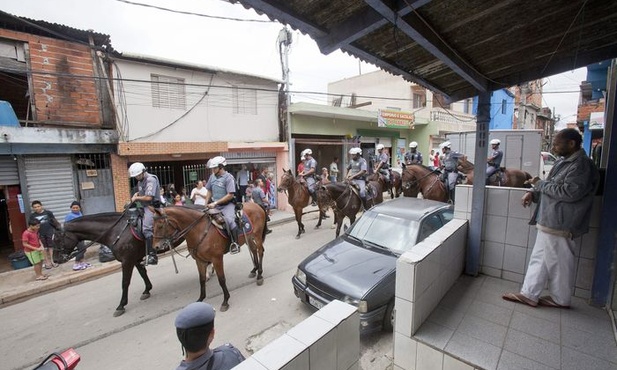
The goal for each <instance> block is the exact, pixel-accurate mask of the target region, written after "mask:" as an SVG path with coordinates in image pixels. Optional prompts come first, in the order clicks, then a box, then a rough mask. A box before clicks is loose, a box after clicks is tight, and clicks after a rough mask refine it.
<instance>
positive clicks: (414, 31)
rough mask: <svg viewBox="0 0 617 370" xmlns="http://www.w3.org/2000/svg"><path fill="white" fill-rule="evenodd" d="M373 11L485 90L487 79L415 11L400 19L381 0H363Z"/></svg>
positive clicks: (465, 78) (481, 90) (458, 73)
mask: <svg viewBox="0 0 617 370" xmlns="http://www.w3.org/2000/svg"><path fill="white" fill-rule="evenodd" d="M364 1H365V2H366V3H367V4H368V5H369V6H371V7H372V8H373V9H375V11H377V12H378V13H379V14H381V16H382V17H384V18H385V19H387V20H388V21H389V22H390V23H392V24H393V25H395V26H396V27H397V28H398V29H400V30H401V31H402V32H403V33H404V34H405V35H407V36H409V37H410V38H411V39H412V40H414V41H415V42H416V43H417V44H418V45H420V46H422V47H423V48H424V49H426V50H427V51H428V52H429V53H431V54H433V55H434V56H435V57H437V58H438V59H439V60H441V61H442V62H443V63H444V64H445V65H446V66H448V67H449V68H450V69H452V70H453V71H454V72H455V73H456V74H457V75H459V76H461V77H462V78H463V79H464V80H466V81H467V82H469V83H470V84H471V85H473V87H475V88H476V89H477V90H478V91H480V92H483V91H487V86H488V81H487V80H486V78H484V77H483V76H481V75H480V74H479V73H478V72H476V71H475V70H474V69H473V68H471V67H470V66H469V63H467V62H466V61H465V60H464V59H463V58H462V57H461V56H460V55H459V54H457V53H456V52H455V51H453V50H452V48H450V46H449V45H448V44H446V43H445V41H443V39H441V38H439V37H437V35H436V34H435V33H434V32H433V31H432V30H431V29H430V28H429V27H428V26H427V25H426V24H425V23H424V22H423V21H422V20H421V19H420V17H419V16H418V14H417V13H415V12H411V13H410V14H409V15H407V16H406V20H403V19H401V18H400V17H399V16H398V14H397V12H395V11H394V10H392V9H390V7H389V6H388V5H387V4H385V3H384V2H383V1H382V0H364Z"/></svg>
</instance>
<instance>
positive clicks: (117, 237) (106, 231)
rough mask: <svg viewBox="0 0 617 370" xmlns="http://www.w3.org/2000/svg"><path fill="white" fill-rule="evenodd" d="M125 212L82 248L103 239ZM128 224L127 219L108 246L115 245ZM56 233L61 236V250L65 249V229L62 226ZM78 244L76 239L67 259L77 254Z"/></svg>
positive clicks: (86, 247)
mask: <svg viewBox="0 0 617 370" xmlns="http://www.w3.org/2000/svg"><path fill="white" fill-rule="evenodd" d="M125 214H126V210H124V212H122V213H121V214H120V217H118V219H117V220H116V221H115V222H114V224H113V225H111V226H110V227H109V228H107V230H105V232H103V233H102V234H101V235H99V236H98V237H96V238H95V239H94V240H91V241H90V242H89V243H88V244H86V245H85V246H84V250H86V249H88V248H90V247H91V246H92V245H93V244H94V243H97V242H99V241H100V240H101V239H103V237H104V236H106V235H107V234H108V233H109V232H110V231H111V230H113V229H114V227H116V225H117V224H118V223H119V222H120V220H122V218H123V217H124V215H125ZM128 226H129V221H128V220H127V222H126V225H124V228H123V229H122V231H120V233H119V234H118V236H116V240H114V242H113V243H112V244H111V245H110V246H109V247H110V248H112V247H113V246H114V245H116V243H118V240H120V237H121V236H122V233H124V230H126V228H127V227H128ZM58 234H59V235H60V236H61V237H62V251H64V249H65V248H64V245H65V239H66V231H65V230H64V227H63V228H61V229H60V230H58ZM78 245H79V240H77V241H76V243H75V245H74V246H73V250H71V252H70V253H69V254H68V257H67V259H66V260H67V261H69V260H70V259H71V258H73V257H75V256H76V255H77V254H79V252H80V250H79V249H78V248H77V246H78Z"/></svg>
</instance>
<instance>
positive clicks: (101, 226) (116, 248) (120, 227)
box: [54, 212, 184, 316]
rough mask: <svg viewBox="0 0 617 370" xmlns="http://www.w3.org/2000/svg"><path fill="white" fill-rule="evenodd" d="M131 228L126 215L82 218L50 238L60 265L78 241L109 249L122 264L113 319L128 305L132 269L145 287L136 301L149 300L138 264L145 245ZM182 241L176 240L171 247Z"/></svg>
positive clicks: (142, 269)
mask: <svg viewBox="0 0 617 370" xmlns="http://www.w3.org/2000/svg"><path fill="white" fill-rule="evenodd" d="M131 228H132V226H131V225H130V219H129V216H128V215H127V212H123V213H118V212H110V213H99V214H94V215H86V216H83V217H79V218H76V219H74V220H71V221H69V222H66V223H65V224H64V228H63V229H62V230H60V231H56V233H55V235H54V243H55V245H56V248H57V250H58V251H59V253H60V257H61V260H62V262H66V261H68V260H70V259H71V258H72V257H74V256H75V254H77V252H78V250H77V246H78V243H79V242H80V241H82V240H92V241H95V242H98V243H100V244H103V245H106V246H108V247H109V248H111V250H112V252H113V253H114V257H116V259H117V260H118V261H120V262H121V263H122V297H121V298H120V304H119V305H118V307H117V308H116V311H115V312H114V316H120V315H122V314H123V313H124V312H125V308H124V306H126V305H127V304H128V301H129V298H128V292H129V285H130V284H131V276H132V275H133V269H134V268H135V269H137V272H139V275H140V276H141V278H142V279H143V281H144V284H145V285H146V289H145V290H144V291H143V293H142V294H141V298H140V299H141V300H144V299H148V298H150V290H151V289H152V283H151V282H150V279H149V278H148V272H147V271H146V268H145V267H144V266H142V264H141V261H142V259H143V258H144V256H145V254H146V245H145V242H144V241H143V240H142V239H138V238H136V237H135V236H133V233H132V231H131ZM183 241H184V239H182V238H180V239H178V240H177V241H176V242H175V243H174V245H173V246H174V247H175V246H177V245H179V244H180V243H182V242H183Z"/></svg>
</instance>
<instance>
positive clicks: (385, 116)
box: [377, 109, 414, 128]
mask: <svg viewBox="0 0 617 370" xmlns="http://www.w3.org/2000/svg"><path fill="white" fill-rule="evenodd" d="M413 122H414V115H413V113H410V112H402V111H398V110H389V109H380V110H379V113H378V116H377V126H379V127H390V128H412V127H413Z"/></svg>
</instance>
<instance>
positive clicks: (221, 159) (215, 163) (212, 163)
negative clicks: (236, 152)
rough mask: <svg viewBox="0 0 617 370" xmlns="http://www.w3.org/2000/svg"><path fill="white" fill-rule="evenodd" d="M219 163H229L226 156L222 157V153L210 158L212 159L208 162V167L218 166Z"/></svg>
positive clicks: (223, 164)
mask: <svg viewBox="0 0 617 370" xmlns="http://www.w3.org/2000/svg"><path fill="white" fill-rule="evenodd" d="M219 165H222V166H226V165H227V160H226V159H225V158H224V157H221V156H220V155H219V156H216V157H214V158H210V160H209V161H208V163H207V164H206V167H208V168H217V167H218V166H219Z"/></svg>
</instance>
